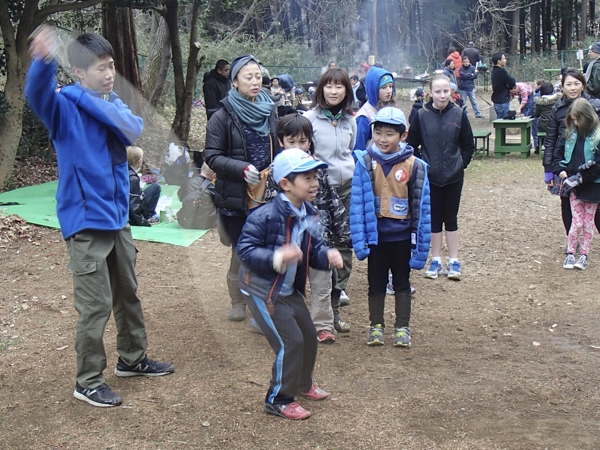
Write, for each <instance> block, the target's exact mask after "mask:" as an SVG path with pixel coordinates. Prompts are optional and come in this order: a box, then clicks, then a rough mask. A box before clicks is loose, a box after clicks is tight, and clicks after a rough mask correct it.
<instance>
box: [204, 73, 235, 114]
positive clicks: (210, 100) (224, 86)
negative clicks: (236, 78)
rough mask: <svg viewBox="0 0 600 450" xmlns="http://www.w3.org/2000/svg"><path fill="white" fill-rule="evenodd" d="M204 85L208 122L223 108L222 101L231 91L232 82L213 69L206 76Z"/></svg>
mask: <svg viewBox="0 0 600 450" xmlns="http://www.w3.org/2000/svg"><path fill="white" fill-rule="evenodd" d="M202 83H203V85H202V92H203V93H204V106H205V107H206V120H208V119H210V118H211V116H212V115H213V114H214V113H215V112H217V110H218V109H219V108H220V107H221V100H223V99H224V98H225V97H227V94H228V93H229V91H230V90H231V81H230V80H229V78H226V77H224V76H223V75H221V74H220V73H219V72H217V70H216V69H212V70H211V71H210V72H206V73H205V74H204V78H203V79H202Z"/></svg>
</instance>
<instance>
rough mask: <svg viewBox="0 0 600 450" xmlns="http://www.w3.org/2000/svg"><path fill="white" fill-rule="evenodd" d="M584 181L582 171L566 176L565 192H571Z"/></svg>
mask: <svg viewBox="0 0 600 450" xmlns="http://www.w3.org/2000/svg"><path fill="white" fill-rule="evenodd" d="M582 182H583V179H582V178H581V174H580V173H576V174H575V175H571V176H570V177H569V178H566V179H565V181H564V184H563V186H564V190H565V194H568V193H569V192H571V191H572V190H573V189H574V188H576V187H577V186H579V185H580V184H581V183H582Z"/></svg>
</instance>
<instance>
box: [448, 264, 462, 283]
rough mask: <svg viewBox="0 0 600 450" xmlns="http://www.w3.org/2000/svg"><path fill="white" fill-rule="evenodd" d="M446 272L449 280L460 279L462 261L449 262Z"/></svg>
mask: <svg viewBox="0 0 600 450" xmlns="http://www.w3.org/2000/svg"><path fill="white" fill-rule="evenodd" d="M446 273H447V274H448V279H449V280H455V281H460V263H459V262H458V261H454V262H451V263H450V262H449V263H448V266H447V267H446Z"/></svg>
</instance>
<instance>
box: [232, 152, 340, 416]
mask: <svg viewBox="0 0 600 450" xmlns="http://www.w3.org/2000/svg"><path fill="white" fill-rule="evenodd" d="M326 167H327V164H326V163H324V162H322V161H319V160H317V159H315V158H313V157H312V156H311V155H309V154H308V153H306V152H304V151H303V150H300V149H298V148H293V149H289V150H284V151H282V152H281V153H280V154H279V155H277V156H276V157H275V160H274V161H273V179H274V180H275V182H276V183H277V184H278V186H279V189H280V191H281V192H280V193H279V194H278V195H277V196H276V197H275V198H274V199H273V201H271V202H270V203H267V204H266V205H264V206H261V207H260V208H258V209H257V210H256V211H255V212H253V213H252V214H251V215H250V216H248V219H247V220H246V223H245V225H244V228H243V230H242V234H241V236H240V238H239V240H238V244H237V253H238V256H239V259H240V262H241V267H240V288H241V292H242V293H243V294H244V297H245V300H246V304H247V305H248V308H249V309H250V311H251V312H252V315H253V316H254V318H255V320H256V323H257V325H258V327H259V328H260V329H261V331H262V332H263V334H264V335H265V337H266V338H267V340H268V341H269V344H270V345H271V348H272V349H273V351H274V352H275V355H276V357H275V361H274V363H273V372H272V374H273V377H272V378H271V383H270V387H269V390H268V392H267V396H266V398H265V410H266V412H267V413H269V414H274V415H276V416H280V417H284V418H287V419H296V420H298V419H306V418H308V417H309V416H310V415H311V413H310V412H309V411H307V410H306V409H304V408H303V407H302V406H300V405H299V404H298V403H297V402H296V401H295V396H296V395H297V394H300V395H302V396H303V397H305V398H308V399H310V400H324V399H326V398H327V397H328V396H329V394H328V393H327V392H325V391H323V390H322V389H320V388H319V387H317V385H316V384H315V383H314V382H313V379H312V372H313V368H314V365H315V361H316V358H317V345H318V341H317V331H316V329H315V326H314V324H313V322H312V319H311V316H310V312H309V310H308V307H307V306H306V303H305V298H304V294H305V286H306V278H307V272H308V270H307V269H308V267H313V268H315V269H319V270H328V269H330V268H332V267H341V266H342V264H343V262H342V257H341V255H340V253H339V252H338V251H337V250H336V249H334V248H327V247H326V246H325V245H324V243H323V239H322V237H321V230H320V227H318V223H319V218H318V215H317V210H316V209H315V207H314V206H313V205H312V204H311V203H310V202H312V201H313V200H314V199H315V198H316V196H317V192H318V189H319V182H318V179H317V169H319V168H326Z"/></svg>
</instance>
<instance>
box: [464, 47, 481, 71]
mask: <svg viewBox="0 0 600 450" xmlns="http://www.w3.org/2000/svg"><path fill="white" fill-rule="evenodd" d="M461 56H462V57H463V58H464V57H465V56H466V57H467V58H469V62H470V63H471V65H472V66H474V67H477V63H478V62H479V61H481V56H480V55H479V50H477V49H476V48H475V44H474V43H473V42H469V46H468V47H467V48H465V49H464V50H463V51H462V54H461Z"/></svg>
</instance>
